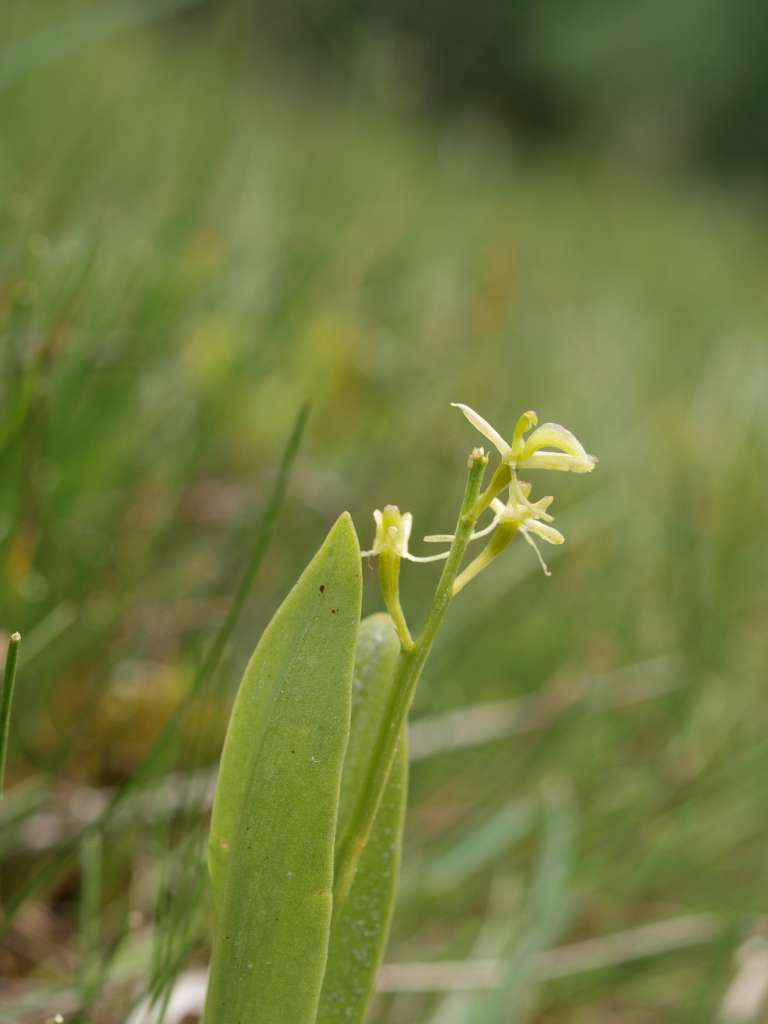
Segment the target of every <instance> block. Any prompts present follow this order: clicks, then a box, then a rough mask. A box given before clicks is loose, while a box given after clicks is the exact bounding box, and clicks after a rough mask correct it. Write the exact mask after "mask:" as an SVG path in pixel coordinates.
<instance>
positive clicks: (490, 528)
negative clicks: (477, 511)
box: [469, 516, 499, 540]
mask: <svg viewBox="0 0 768 1024" xmlns="http://www.w3.org/2000/svg"><path fill="white" fill-rule="evenodd" d="M498 525H499V516H494V517H493V519H492V520H491V521H490V523H489V524H488V525H487V526H486V527H484V528H483V529H482V530H474V531H473V532H472V536H471V537H470V538H469V539H470V540H478V539H479V538H480V537H487V536H488V534H489V533H493V531H494V530H495V529H496V527H497V526H498Z"/></svg>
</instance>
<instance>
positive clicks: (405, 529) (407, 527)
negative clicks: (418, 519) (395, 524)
mask: <svg viewBox="0 0 768 1024" xmlns="http://www.w3.org/2000/svg"><path fill="white" fill-rule="evenodd" d="M400 529H401V531H402V537H403V543H404V544H405V548H406V551H407V550H408V541H409V540H410V539H411V530H412V529H413V515H412V514H411V513H410V512H405V513H404V514H403V518H402V519H401V521H400Z"/></svg>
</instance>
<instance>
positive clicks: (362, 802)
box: [333, 448, 488, 906]
mask: <svg viewBox="0 0 768 1024" xmlns="http://www.w3.org/2000/svg"><path fill="white" fill-rule="evenodd" d="M487 464H488V456H487V455H485V454H484V452H483V450H482V449H478V448H475V450H474V451H473V452H472V454H471V455H470V457H469V463H468V473H467V483H466V487H465V489H464V498H463V501H462V503H461V511H460V512H459V519H458V522H457V524H456V532H455V534H454V538H453V542H452V543H451V549H450V551H449V553H448V559H447V561H446V563H445V566H444V568H443V571H442V574H441V576H440V579H439V580H438V583H437V587H436V588H435V596H434V598H433V601H432V607H431V608H430V611H429V615H428V616H427V621H426V622H425V624H424V628H423V629H422V631H421V634H420V635H419V637H418V638H417V640H416V641H415V642H414V644H413V646H412V647H410V648H407V647H405V646H404V647H403V649H402V651H401V652H400V659H399V661H398V663H397V668H396V669H395V672H396V678H395V685H394V687H393V688H392V697H391V699H390V706H389V708H388V712H387V714H386V715H384V716H383V718H382V723H383V725H382V729H381V731H380V733H379V735H378V736H377V737H376V741H375V744H374V748H373V751H372V755H371V758H370V760H369V762H368V764H369V768H368V777H367V778H366V780H365V785H364V786H363V787H362V788H361V791H360V799H359V802H358V805H357V807H356V808H355V811H354V814H353V815H352V819H351V824H350V828H349V831H348V833H347V835H346V836H344V837H342V839H341V844H340V846H339V851H338V854H337V856H336V865H335V871H334V883H333V889H334V893H333V895H334V904H335V905H336V906H338V905H339V904H341V903H343V901H344V900H345V899H346V896H347V895H348V893H349V890H350V888H351V886H352V882H353V880H354V877H355V871H356V869H357V863H358V860H359V858H360V854H361V853H362V851H363V850H364V848H365V845H366V843H367V842H368V837H369V835H370V832H371V828H372V826H373V822H374V819H375V817H376V812H377V811H378V809H379V803H380V802H381V795H382V793H383V792H384V787H385V786H386V783H387V778H388V777H389V772H390V769H391V767H392V763H393V761H394V759H395V753H396V750H397V742H398V739H399V738H400V730H401V726H402V724H403V722H404V721H405V720H406V717H407V715H408V711H409V710H410V707H411V703H412V701H413V695H414V692H415V690H416V684H417V683H418V681H419V677H420V676H421V670H422V669H423V668H424V663H425V662H426V660H427V658H428V656H429V652H430V650H431V649H432V644H433V643H434V639H435V636H436V634H437V631H438V629H439V628H440V624H441V623H442V621H443V618H444V617H445V613H446V611H447V609H448V605H449V604H450V602H451V598H452V596H453V582H454V580H455V579H456V576H457V575H458V572H459V569H460V568H461V563H462V560H463V558H464V554H465V552H466V550H467V545H468V544H469V540H470V537H471V535H472V531H473V530H474V528H475V524H476V523H477V512H476V505H477V499H478V495H479V493H480V488H481V485H482V482H483V474H484V473H485V467H486V466H487Z"/></svg>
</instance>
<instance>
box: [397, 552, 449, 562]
mask: <svg viewBox="0 0 768 1024" xmlns="http://www.w3.org/2000/svg"><path fill="white" fill-rule="evenodd" d="M449 553H450V552H448V551H441V552H440V554H439V555H422V556H419V555H412V554H411V553H410V551H406V553H405V554H404V555H403V558H407V559H408V561H409V562H439V561H440V559H441V558H447V557H448V555H449Z"/></svg>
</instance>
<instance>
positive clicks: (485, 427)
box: [363, 402, 597, 651]
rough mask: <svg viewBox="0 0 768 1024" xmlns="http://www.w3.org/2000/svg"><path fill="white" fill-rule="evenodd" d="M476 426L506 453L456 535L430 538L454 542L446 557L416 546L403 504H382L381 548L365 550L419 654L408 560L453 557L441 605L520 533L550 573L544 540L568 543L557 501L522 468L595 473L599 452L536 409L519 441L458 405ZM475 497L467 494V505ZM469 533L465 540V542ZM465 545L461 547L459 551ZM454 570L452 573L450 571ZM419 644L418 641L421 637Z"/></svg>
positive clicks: (406, 646) (408, 643)
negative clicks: (470, 548)
mask: <svg viewBox="0 0 768 1024" xmlns="http://www.w3.org/2000/svg"><path fill="white" fill-rule="evenodd" d="M453 405H454V406H455V408H457V409H460V410H461V412H462V413H463V414H464V416H465V417H466V418H467V420H469V422H470V423H471V424H472V426H473V427H475V429H476V430H478V431H479V432H480V433H481V434H482V435H483V437H484V438H486V440H488V441H490V443H491V444H492V445H493V447H494V448H495V449H496V451H497V452H498V453H499V456H500V461H499V463H498V465H497V466H496V468H495V470H494V472H493V474H492V476H491V480H490V482H489V484H488V486H487V487H486V488H485V490H481V489H480V480H481V476H480V471H478V472H477V473H476V481H475V482H476V484H477V486H476V488H475V490H476V493H475V494H473V496H472V500H471V501H470V502H469V504H468V505H467V507H464V506H462V513H461V515H460V519H459V528H458V529H457V531H456V532H454V533H450V534H432V535H430V536H427V537H425V538H424V540H425V541H426V542H427V543H443V544H449V545H450V547H449V549H448V550H447V551H443V552H441V553H440V554H438V555H433V556H426V557H419V556H416V555H412V554H411V553H410V552H409V550H408V543H409V539H410V535H411V531H412V528H413V517H412V516H411V514H410V512H406V513H404V514H401V513H400V510H399V509H398V508H397V506H396V505H387V506H386V507H385V508H384V509H383V510H379V509H377V510H376V511H375V512H374V514H373V516H374V520H375V522H376V534H375V537H374V542H373V547H372V548H371V550H370V551H365V552H363V554H364V555H366V556H376V557H378V559H379V577H380V582H381V590H382V595H383V598H384V604H385V606H386V608H387V611H388V612H389V614H390V616H391V617H392V621H393V622H394V624H395V628H396V629H397V633H398V636H399V637H400V642H401V646H402V649H403V650H404V651H411V650H413V649H414V647H415V643H414V640H413V637H412V636H411V633H410V630H409V628H408V625H407V623H406V620H405V615H404V613H403V610H402V606H401V603H400V561H401V560H402V559H404V558H405V559H407V560H409V561H411V562H431V561H438V560H442V559H447V563H448V564H447V565H446V568H445V571H444V573H443V576H442V577H441V580H440V584H438V592H436V596H435V600H436V602H438V603H439V601H440V597H439V595H440V593H441V589H442V591H445V589H446V586H447V588H448V589H447V598H448V599H450V598H452V597H454V596H455V595H456V594H458V593H459V592H460V591H461V590H463V589H464V587H465V586H466V585H467V584H468V583H469V582H470V581H471V580H473V579H474V578H475V576H477V575H478V574H479V573H481V572H482V571H483V570H484V569H485V568H487V567H488V566H489V565H490V564H491V562H493V561H494V560H495V559H496V558H497V557H498V556H499V555H500V554H501V553H502V552H503V551H504V550H505V549H506V548H507V547H509V545H510V544H511V543H512V541H513V540H514V538H515V537H516V536H517V535H518V534H519V535H520V536H522V538H523V540H525V541H526V543H527V544H528V545H530V547H532V548H533V550H534V552H535V554H536V557H537V558H538V560H539V564H540V565H541V568H542V570H543V571H544V574H545V575H547V576H550V575H551V573H550V571H549V568H548V567H547V564H546V562H545V561H544V558H543V557H542V554H541V552H540V550H539V547H538V543H537V541H545V542H546V543H547V544H554V545H559V544H562V543H563V542H564V540H565V538H564V537H563V535H562V533H560V531H559V530H556V529H555V528H554V527H553V526H551V525H550V524H551V523H552V521H553V519H554V517H553V516H552V515H551V514H550V512H549V508H550V505H551V504H552V502H553V500H554V498H553V497H552V495H546V496H545V497H543V498H539V499H538V500H535V501H533V500H531V491H532V486H531V484H530V483H529V482H528V481H527V480H521V479H520V478H519V477H518V473H519V472H521V471H522V472H525V473H527V472H528V470H539V469H544V470H555V471H558V472H566V473H591V472H592V470H593V469H594V468H595V465H596V464H597V459H596V458H595V456H594V455H590V454H589V453H588V452H587V451H586V449H585V448H584V446H583V445H582V443H581V442H580V441H579V440H578V438H577V437H576V436H575V435H574V434H573V433H571V431H570V430H567V429H566V428H565V427H563V426H561V425H560V424H559V423H543V424H541V426H539V422H538V416H537V415H536V413H535V412H533V411H528V412H524V413H523V414H522V416H520V417H519V419H518V421H517V423H516V425H515V428H514V431H513V433H512V438H511V440H510V441H507V440H506V439H505V438H504V437H503V436H502V434H500V433H499V431H497V430H496V429H495V427H493V426H491V424H490V423H489V422H488V421H487V420H486V419H484V418H483V417H482V416H480V414H479V413H477V412H475V410H474V409H472V408H471V407H470V406H468V405H464V404H463V403H461V402H454V403H453ZM473 459H474V464H475V467H476V469H478V467H479V466H480V463H482V469H484V467H485V464H486V463H487V461H488V457H487V455H486V454H485V453H484V451H483V450H482V449H475V451H474V452H473V453H472V456H471V457H470V467H472V465H473ZM466 498H467V494H465V504H466ZM487 511H490V512H491V513H492V518H491V521H490V522H489V523H488V524H487V525H486V526H484V527H483V528H481V529H477V528H476V527H477V523H478V521H479V520H480V519H481V517H482V516H483V515H484V513H486V512H487ZM460 534H461V544H457V542H458V540H459V536H460ZM485 537H488V541H487V543H486V546H485V547H484V548H483V550H482V551H481V553H480V554H479V555H477V556H476V557H475V558H474V559H473V560H472V561H470V562H469V564H468V565H467V566H466V567H465V568H464V569H462V568H461V560H462V558H463V555H464V552H465V550H466V546H467V544H468V543H470V542H473V541H476V540H480V539H482V538H485ZM457 547H459V548H460V550H457ZM449 570H450V571H449ZM417 642H418V641H417Z"/></svg>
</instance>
